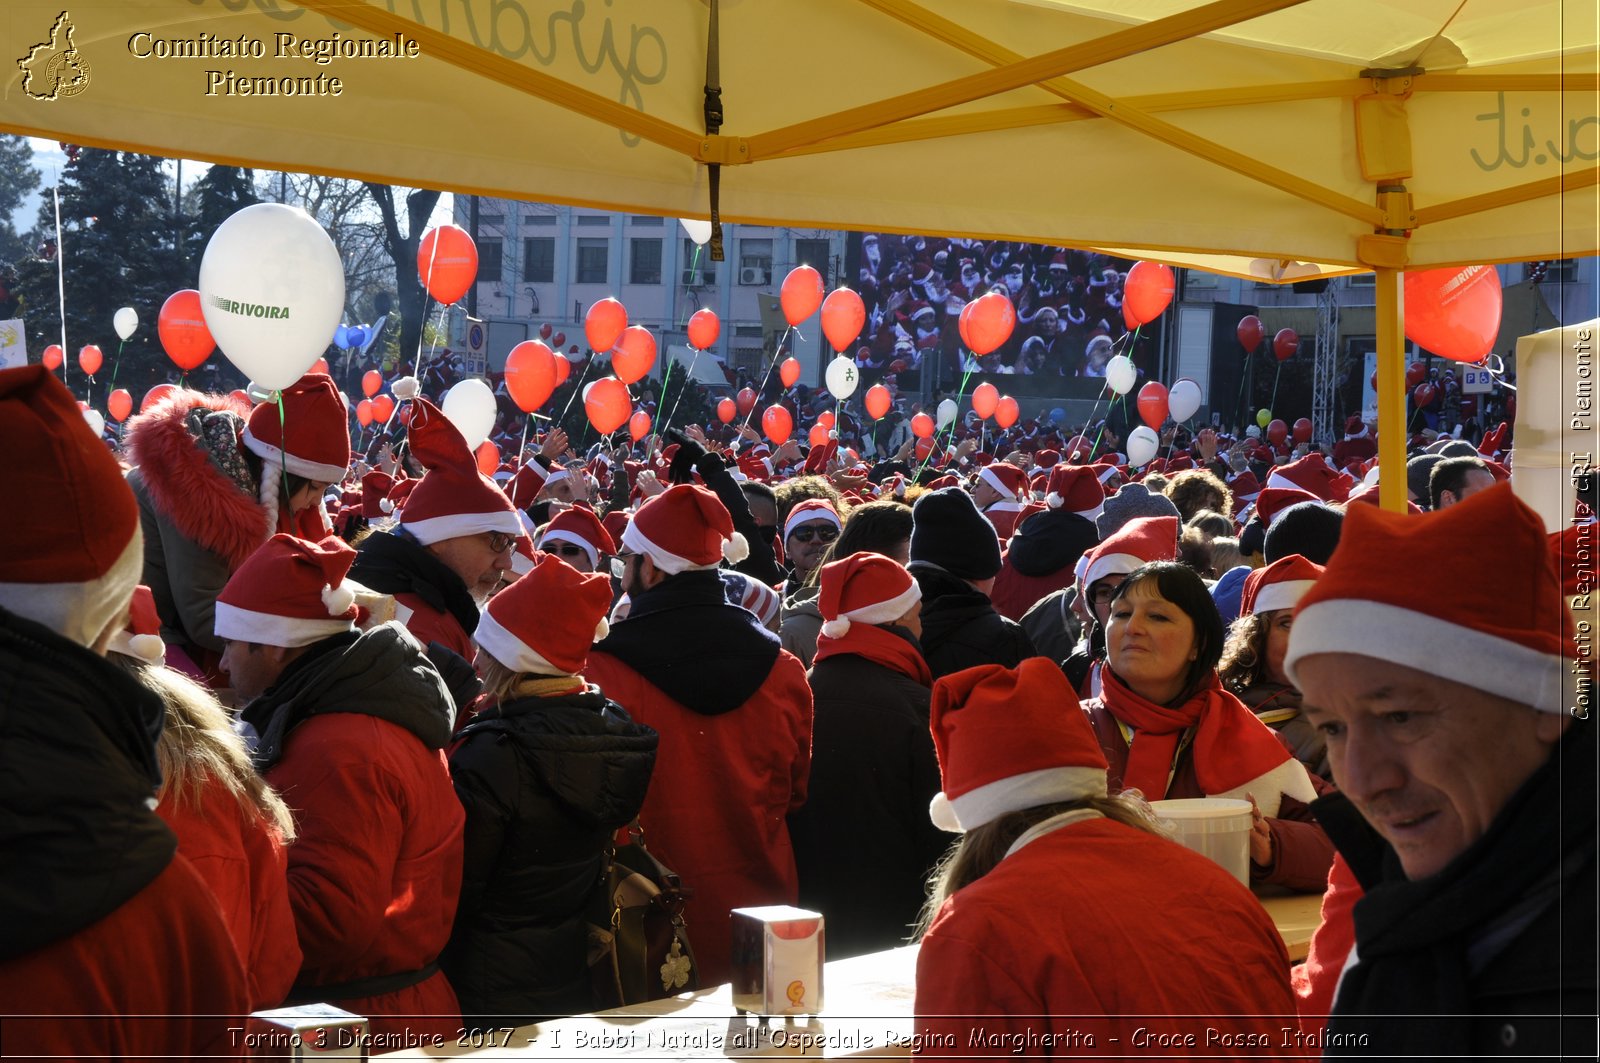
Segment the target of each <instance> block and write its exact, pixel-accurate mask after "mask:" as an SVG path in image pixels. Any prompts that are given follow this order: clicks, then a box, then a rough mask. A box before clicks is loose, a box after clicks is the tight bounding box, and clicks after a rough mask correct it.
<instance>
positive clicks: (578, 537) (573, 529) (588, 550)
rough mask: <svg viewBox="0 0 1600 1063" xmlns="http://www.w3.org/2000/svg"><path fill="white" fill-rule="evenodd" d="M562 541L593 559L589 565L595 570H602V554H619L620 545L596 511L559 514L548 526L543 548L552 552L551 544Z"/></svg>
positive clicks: (590, 559)
mask: <svg viewBox="0 0 1600 1063" xmlns="http://www.w3.org/2000/svg"><path fill="white" fill-rule="evenodd" d="M558 542H566V543H572V544H574V545H576V546H577V547H579V548H580V549H582V550H583V552H584V553H585V554H587V555H588V557H589V564H591V565H593V566H594V567H595V568H599V567H600V557H601V555H602V554H614V553H616V552H617V544H616V543H615V542H613V541H612V538H611V533H610V532H608V531H606V529H605V525H603V524H601V523H600V518H599V517H597V516H595V515H594V511H593V510H588V509H584V508H583V507H582V506H574V507H572V508H571V509H564V510H562V511H561V512H560V513H557V514H556V517H555V519H554V520H552V521H551V522H550V523H549V524H548V525H546V526H545V529H544V537H543V538H541V539H540V540H539V549H541V550H545V551H548V550H549V549H550V544H551V543H558Z"/></svg>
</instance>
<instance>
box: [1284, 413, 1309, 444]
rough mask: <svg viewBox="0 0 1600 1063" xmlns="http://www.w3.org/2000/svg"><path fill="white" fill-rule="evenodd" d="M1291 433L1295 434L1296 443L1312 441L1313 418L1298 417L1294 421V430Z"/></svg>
mask: <svg viewBox="0 0 1600 1063" xmlns="http://www.w3.org/2000/svg"><path fill="white" fill-rule="evenodd" d="M1289 434H1290V435H1292V436H1294V441H1295V442H1296V443H1309V442H1311V419H1310V418H1308V417H1301V418H1299V419H1297V420H1296V421H1295V422H1294V428H1293V430H1292V431H1291V432H1290V433H1289Z"/></svg>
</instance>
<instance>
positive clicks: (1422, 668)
mask: <svg viewBox="0 0 1600 1063" xmlns="http://www.w3.org/2000/svg"><path fill="white" fill-rule="evenodd" d="M1463 557H1481V558H1493V559H1494V563H1493V564H1488V565H1483V566H1481V567H1479V568H1478V569H1476V570H1475V571H1474V572H1473V575H1472V578H1471V579H1463V578H1461V559H1462V558H1463ZM1572 631H1573V627H1572V615H1571V613H1569V612H1568V610H1567V604H1566V602H1565V600H1564V599H1563V598H1562V597H1561V581H1560V579H1559V578H1558V577H1557V575H1556V570H1555V566H1554V564H1553V563H1552V561H1551V557H1550V552H1549V549H1548V541H1547V539H1546V536H1545V531H1544V522H1543V520H1542V519H1541V518H1540V517H1539V515H1538V514H1537V513H1535V512H1534V511H1533V510H1532V509H1530V508H1529V507H1528V506H1527V505H1526V504H1525V503H1524V502H1522V501H1521V500H1520V499H1519V498H1517V496H1516V495H1515V494H1513V493H1512V490H1511V487H1510V485H1508V484H1498V485H1496V486H1494V487H1491V488H1489V489H1487V490H1484V491H1479V492H1477V493H1475V494H1473V495H1471V496H1469V497H1468V498H1466V499H1464V500H1463V501H1461V502H1459V503H1457V504H1456V505H1453V506H1448V507H1446V508H1445V509H1441V510H1438V511H1436V512H1432V513H1423V514H1421V515H1419V516H1412V515H1410V514H1406V513H1391V512H1389V511H1388V510H1384V509H1379V508H1377V507H1375V506H1351V507H1350V508H1349V509H1348V510H1346V511H1345V518H1344V525H1343V527H1342V528H1341V530H1340V533H1339V546H1338V548H1337V549H1335V550H1334V552H1333V556H1332V557H1330V558H1329V559H1328V565H1327V570H1326V571H1325V572H1324V573H1323V575H1322V578H1321V579H1320V580H1318V581H1317V585H1316V586H1315V587H1313V588H1312V589H1311V590H1310V591H1309V592H1308V593H1307V594H1306V596H1305V597H1304V598H1302V599H1301V600H1300V607H1299V609H1297V610H1296V612H1295V619H1294V628H1293V630H1292V631H1291V632H1290V635H1289V650H1288V653H1287V654H1285V656H1284V662H1283V664H1284V670H1285V672H1286V673H1287V674H1288V676H1289V678H1290V680H1291V681H1293V682H1294V683H1295V684H1296V685H1297V686H1298V685H1299V679H1298V677H1297V676H1296V674H1295V673H1296V669H1297V667H1298V665H1299V663H1300V662H1301V661H1302V660H1304V659H1305V658H1307V657H1310V656H1313V655H1315V654H1319V653H1353V654H1358V655H1361V656H1365V657H1374V658H1377V659H1378V660H1384V661H1391V662H1393V663H1395V664H1400V665H1404V666H1405V667H1407V668H1413V669H1416V670H1417V671H1419V672H1426V673H1428V674H1429V675H1434V674H1438V672H1439V669H1440V666H1441V663H1442V662H1447V663H1448V669H1447V672H1448V675H1449V678H1450V679H1452V680H1454V681H1455V682H1457V683H1462V684H1465V685H1466V686H1470V687H1476V688H1478V689H1479V690H1482V691H1485V692H1487V693H1490V694H1493V695H1496V696H1497V697H1502V698H1506V699H1507V700H1510V701H1514V702H1517V703H1518V704H1522V705H1528V706H1530V707H1532V708H1535V709H1539V710H1541V711H1544V712H1565V711H1566V710H1567V709H1569V708H1571V707H1572V705H1573V704H1575V702H1574V700H1573V695H1574V692H1575V687H1574V684H1575V682H1576V677H1575V671H1574V669H1572V668H1571V662H1570V658H1572V657H1573V656H1574V643H1573V639H1572Z"/></svg>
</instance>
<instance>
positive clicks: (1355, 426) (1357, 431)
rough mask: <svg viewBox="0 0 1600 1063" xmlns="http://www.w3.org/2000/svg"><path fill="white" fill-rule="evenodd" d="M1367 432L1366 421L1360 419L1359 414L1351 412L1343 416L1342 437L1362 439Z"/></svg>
mask: <svg viewBox="0 0 1600 1063" xmlns="http://www.w3.org/2000/svg"><path fill="white" fill-rule="evenodd" d="M1366 434H1367V423H1366V422H1365V421H1363V420H1362V419H1361V416H1360V414H1354V413H1353V414H1351V415H1350V416H1349V417H1347V418H1345V422H1344V437H1345V438H1346V439H1363V438H1365V437H1366Z"/></svg>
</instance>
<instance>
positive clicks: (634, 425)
mask: <svg viewBox="0 0 1600 1063" xmlns="http://www.w3.org/2000/svg"><path fill="white" fill-rule="evenodd" d="M649 434H650V415H649V414H648V413H645V412H644V411H643V410H637V411H635V412H634V415H633V416H632V417H630V418H628V436H629V438H630V439H632V440H633V441H634V442H635V443H637V442H639V440H641V439H643V438H644V437H645V436H647V435H649Z"/></svg>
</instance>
